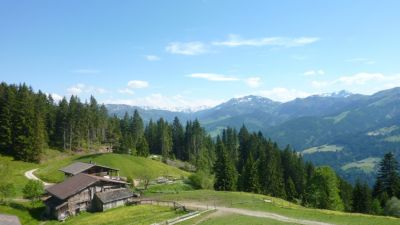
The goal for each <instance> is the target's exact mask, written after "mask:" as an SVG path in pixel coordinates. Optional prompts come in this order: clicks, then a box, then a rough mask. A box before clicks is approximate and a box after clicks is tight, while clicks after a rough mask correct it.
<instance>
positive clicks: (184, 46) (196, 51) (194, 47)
mask: <svg viewBox="0 0 400 225" xmlns="http://www.w3.org/2000/svg"><path fill="white" fill-rule="evenodd" d="M165 50H166V51H167V52H169V53H171V54H179V55H200V54H203V53H206V52H207V48H206V45H205V44H204V43H202V42H172V43H169V44H168V45H167V47H166V48H165Z"/></svg>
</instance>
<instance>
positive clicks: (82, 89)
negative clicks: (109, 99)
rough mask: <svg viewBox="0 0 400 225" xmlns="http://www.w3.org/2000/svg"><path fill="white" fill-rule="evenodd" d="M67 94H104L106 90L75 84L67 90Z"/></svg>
mask: <svg viewBox="0 0 400 225" xmlns="http://www.w3.org/2000/svg"><path fill="white" fill-rule="evenodd" d="M67 93H68V94H70V95H80V94H105V93H107V90H105V89H104V88H99V87H94V86H87V85H85V84H82V83H80V84H76V85H73V86H71V87H69V88H68V89H67Z"/></svg>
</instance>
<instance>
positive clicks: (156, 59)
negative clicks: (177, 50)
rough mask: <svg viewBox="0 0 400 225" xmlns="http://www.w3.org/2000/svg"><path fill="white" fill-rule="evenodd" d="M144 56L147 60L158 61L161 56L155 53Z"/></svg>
mask: <svg viewBox="0 0 400 225" xmlns="http://www.w3.org/2000/svg"><path fill="white" fill-rule="evenodd" d="M144 57H145V58H146V59H147V61H158V60H161V58H160V57H158V56H156V55H145V56H144Z"/></svg>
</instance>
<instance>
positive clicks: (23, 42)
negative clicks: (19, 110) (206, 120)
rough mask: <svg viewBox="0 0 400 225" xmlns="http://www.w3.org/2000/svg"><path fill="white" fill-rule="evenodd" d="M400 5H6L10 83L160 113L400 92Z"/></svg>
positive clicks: (1, 29)
mask: <svg viewBox="0 0 400 225" xmlns="http://www.w3.org/2000/svg"><path fill="white" fill-rule="evenodd" d="M399 10H400V1H395V0H393V1H385V0H383V1H368V0H354V1H347V0H341V1H340V0H337V1H312V0H310V1H306V0H299V1H284V0H283V1H282V0H280V1H233V0H230V1H223V0H216V1H211V0H203V1H195V0H193V1H186V0H181V1H172V0H171V1H162V0H160V1H94V0H93V1H89V0H86V1H78V0H75V1H18V2H17V1H14V0H3V1H1V2H0V79H1V81H5V82H7V83H21V82H25V83H27V84H30V85H32V87H33V88H34V89H35V90H38V89H41V90H43V91H44V92H46V93H51V94H53V95H54V96H56V97H59V96H69V95H71V94H76V95H78V96H80V97H81V98H82V99H85V98H87V97H88V96H90V94H93V95H94V96H95V97H96V98H97V99H98V100H99V101H100V102H104V103H126V104H132V105H142V106H143V105H144V106H152V107H160V108H197V107H201V106H212V105H215V104H218V103H220V102H222V101H225V100H228V99H230V98H232V97H238V96H243V95H248V94H256V95H262V96H265V97H268V98H271V99H274V100H278V101H288V100H291V99H294V98H296V97H305V96H308V95H311V94H317V93H326V92H333V91H339V90H342V89H346V90H349V91H352V92H356V93H363V94H371V93H373V92H376V91H379V90H382V89H387V88H391V87H395V86H400V69H399V66H398V65H399V58H400V57H399V52H400V44H399V40H400V29H399V28H398V26H399V23H400V13H399Z"/></svg>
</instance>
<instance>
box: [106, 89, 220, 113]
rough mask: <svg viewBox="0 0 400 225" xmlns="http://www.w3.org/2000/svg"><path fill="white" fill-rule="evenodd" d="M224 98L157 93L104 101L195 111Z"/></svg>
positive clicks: (217, 102)
mask: <svg viewBox="0 0 400 225" xmlns="http://www.w3.org/2000/svg"><path fill="white" fill-rule="evenodd" d="M223 101H224V100H216V99H189V98H186V97H184V96H183V95H174V96H165V95H162V94H159V93H156V94H151V95H148V96H145V97H142V98H134V99H109V100H106V101H105V103H109V104H127V105H134V106H141V107H146V108H154V109H166V110H172V111H188V110H190V111H197V110H200V109H205V108H210V107H213V106H216V105H218V104H220V103H222V102H223Z"/></svg>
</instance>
